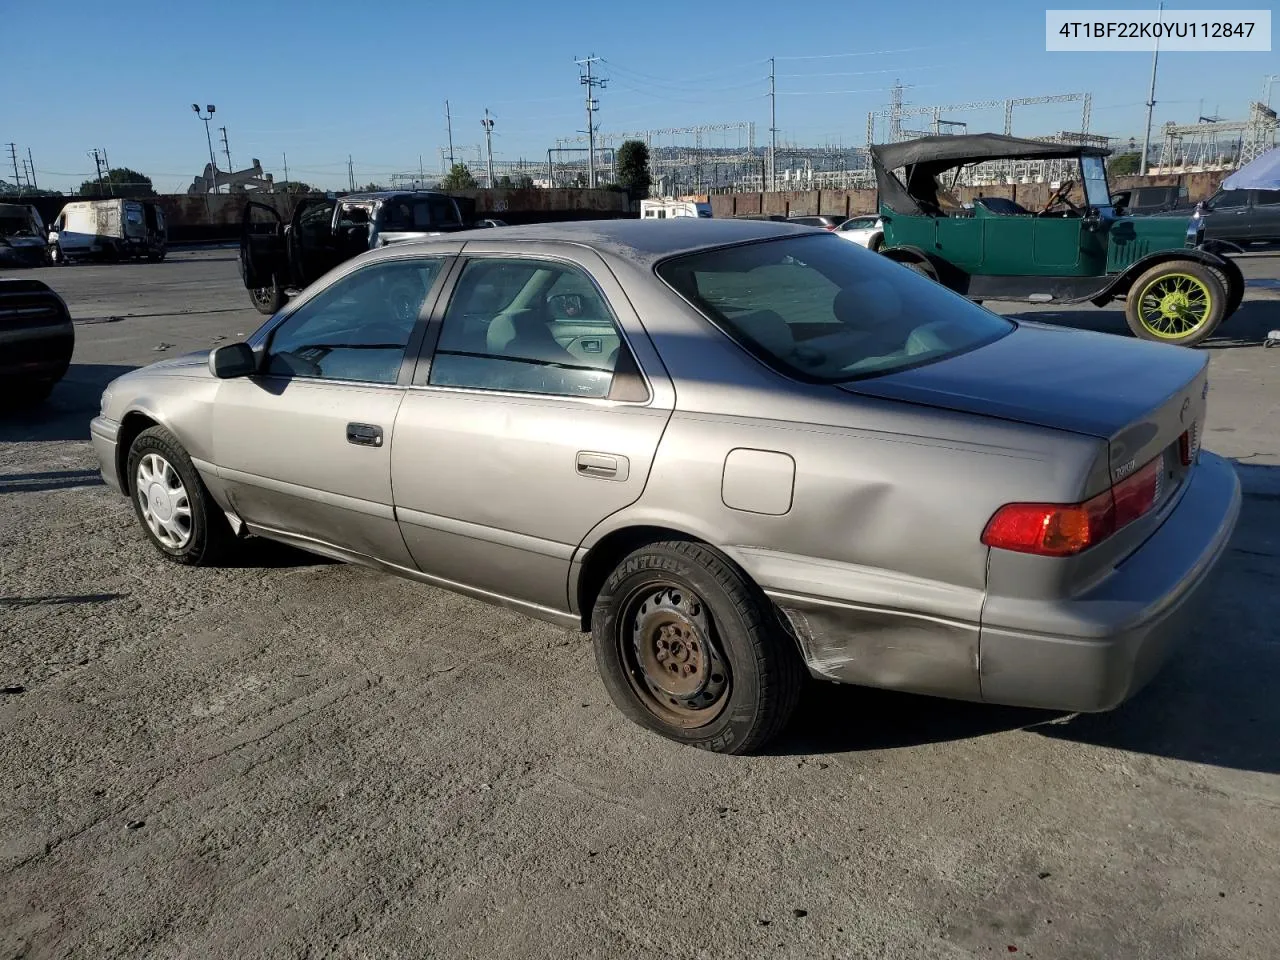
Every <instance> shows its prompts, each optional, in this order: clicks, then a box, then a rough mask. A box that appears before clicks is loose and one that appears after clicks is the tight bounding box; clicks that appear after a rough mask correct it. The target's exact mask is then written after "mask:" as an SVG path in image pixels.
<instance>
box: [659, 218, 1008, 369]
mask: <svg viewBox="0 0 1280 960" xmlns="http://www.w3.org/2000/svg"><path fill="white" fill-rule="evenodd" d="M657 272H658V276H659V277H661V278H662V279H663V280H665V281H666V282H667V283H668V284H670V285H671V287H672V288H673V289H674V290H675V291H676V292H677V293H679V294H680V295H681V296H683V297H684V298H685V299H686V300H688V301H689V302H690V303H692V304H693V305H694V306H695V307H697V308H698V309H699V310H700V311H701V312H702V313H703V314H705V315H706V317H707V318H708V319H709V320H711V322H712V323H714V324H715V325H716V326H718V327H720V328H721V329H722V330H724V331H725V332H726V333H728V334H729V335H730V336H732V337H733V338H734V339H735V340H737V341H738V342H739V343H741V344H742V345H743V346H745V347H747V349H749V350H751V351H752V352H753V353H754V354H756V355H757V356H758V357H760V358H761V359H762V360H764V361H765V362H766V363H768V364H770V366H772V367H774V368H775V369H777V370H780V371H781V372H783V373H786V374H788V375H790V376H795V377H797V378H799V379H803V380H810V381H817V382H824V383H838V382H841V381H846V380H856V379H859V378H862V377H868V376H876V375H879V374H885V373H891V372H893V371H895V370H903V369H906V368H909V367H916V366H920V365H922V364H925V363H931V362H933V361H936V360H942V359H945V358H946V357H950V356H954V355H956V354H958V353H963V352H965V351H968V350H972V349H974V348H976V347H980V346H982V345H984V344H987V343H990V342H992V341H994V340H998V339H999V338H1000V337H1002V336H1004V335H1005V334H1007V333H1008V332H1010V331H1011V330H1012V329H1013V328H1014V325H1013V324H1012V323H1011V322H1010V321H1008V320H1004V319H1002V318H1001V317H998V316H996V315H995V314H994V313H991V312H990V311H989V310H986V309H985V308H983V307H979V306H977V305H976V304H973V303H970V302H969V301H968V300H966V299H965V298H964V297H962V296H960V295H959V294H957V293H953V292H951V291H950V290H948V289H947V288H946V287H943V286H942V285H941V284H938V283H935V282H934V281H932V280H929V279H927V278H926V277H922V276H920V275H918V274H916V273H914V272H913V271H911V270H910V269H908V268H907V267H904V266H903V265H902V264H899V263H895V262H894V261H892V260H889V259H888V258H887V257H883V256H881V255H879V254H875V253H871V252H869V251H867V250H863V249H861V248H860V247H858V246H857V245H855V244H851V243H847V242H846V241H844V240H841V239H840V238H839V237H835V236H832V235H830V234H818V235H814V236H795V237H780V238H778V239H776V240H767V241H764V242H762V243H751V244H744V245H741V246H736V247H724V248H720V249H717V250H708V251H705V252H702V253H694V254H688V255H685V256H681V257H676V258H673V259H671V260H667V261H665V262H663V263H661V264H659V265H658V270H657Z"/></svg>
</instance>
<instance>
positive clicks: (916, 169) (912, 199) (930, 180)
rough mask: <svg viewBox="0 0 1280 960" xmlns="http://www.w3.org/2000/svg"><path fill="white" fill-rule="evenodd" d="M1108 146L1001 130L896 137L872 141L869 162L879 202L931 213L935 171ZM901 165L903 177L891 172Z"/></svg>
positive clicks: (1098, 153)
mask: <svg viewBox="0 0 1280 960" xmlns="http://www.w3.org/2000/svg"><path fill="white" fill-rule="evenodd" d="M1109 153H1111V151H1110V150H1108V149H1106V148H1105V147H1095V146H1090V145H1087V144H1080V143H1049V142H1046V141H1044V140H1020V139H1019V138H1017V137H1006V136H1005V135H1004V134H1000V133H971V134H964V135H957V136H948V135H945V134H944V135H941V136H934V137H919V138H918V139H915V140H904V141H903V142H901V143H881V144H873V145H872V147H871V165H872V167H874V168H875V172H876V187H877V188H878V189H879V191H880V202H881V203H883V204H884V205H885V206H887V207H888V208H889V209H890V210H896V211H897V212H898V213H905V214H909V215H910V214H922V213H925V214H929V215H936V213H937V210H938V207H937V198H938V180H937V177H938V174H940V173H942V172H944V171H946V170H950V169H952V168H953V167H960V166H964V165H966V164H970V163H982V162H983V161H984V160H1055V159H1059V158H1064V157H1086V156H1087V157H1105V156H1107V155H1108V154H1109ZM899 167H901V168H905V170H906V182H905V183H904V182H903V181H901V180H899V179H898V178H897V177H896V176H894V174H893V171H894V170H896V169H898V168H899Z"/></svg>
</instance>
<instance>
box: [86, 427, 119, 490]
mask: <svg viewBox="0 0 1280 960" xmlns="http://www.w3.org/2000/svg"><path fill="white" fill-rule="evenodd" d="M119 434H120V424H119V423H117V422H116V421H114V420H109V419H107V418H106V417H94V418H93V419H92V420H90V421H89V441H90V443H92V444H93V452H94V454H96V455H97V457H98V466H99V468H100V469H101V470H102V480H103V482H104V483H105V484H106V485H107V486H108V487H110V488H111V489H112V490H114V491H115V492H116V493H123V492H124V491H123V490H121V489H120V474H119V472H118V471H117V469H116V464H117V460H116V448H117V437H118V436H119Z"/></svg>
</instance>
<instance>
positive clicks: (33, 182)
mask: <svg viewBox="0 0 1280 960" xmlns="http://www.w3.org/2000/svg"><path fill="white" fill-rule="evenodd" d="M27 166H28V167H30V169H31V189H32V190H39V189H40V185H39V184H38V183H36V162H35V161H34V160H32V159H31V148H30V147H27Z"/></svg>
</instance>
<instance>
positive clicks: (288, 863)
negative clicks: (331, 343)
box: [0, 250, 1280, 960]
mask: <svg viewBox="0 0 1280 960" xmlns="http://www.w3.org/2000/svg"><path fill="white" fill-rule="evenodd" d="M1242 264H1243V266H1244V268H1245V271H1246V274H1247V275H1248V276H1249V277H1250V278H1251V280H1252V281H1253V285H1252V286H1251V288H1250V293H1249V296H1248V299H1247V300H1246V303H1245V305H1244V306H1243V308H1242V310H1241V312H1240V313H1239V314H1238V315H1237V316H1236V318H1235V319H1234V320H1232V321H1230V322H1229V323H1228V324H1227V325H1226V327H1225V328H1224V334H1226V336H1224V337H1223V338H1220V339H1218V340H1215V341H1213V342H1212V343H1210V344H1209V345H1208V346H1207V347H1206V348H1205V349H1207V350H1209V351H1210V352H1211V353H1212V358H1213V359H1212V364H1213V366H1212V371H1211V374H1210V379H1211V391H1210V417H1211V420H1210V429H1209V431H1208V434H1207V440H1206V445H1207V446H1208V447H1209V448H1210V449H1213V450H1215V451H1217V452H1219V453H1221V454H1224V455H1226V456H1230V457H1232V458H1235V459H1236V460H1237V461H1238V463H1239V464H1241V467H1240V469H1241V472H1242V475H1243V476H1244V479H1245V484H1246V490H1247V497H1246V500H1245V504H1244V512H1243V516H1242V520H1241V524H1240V528H1239V531H1238V534H1237V536H1236V539H1235V541H1234V543H1233V546H1232V549H1231V552H1230V554H1229V556H1228V558H1227V560H1226V567H1227V569H1226V571H1225V575H1224V576H1223V577H1222V578H1221V579H1220V587H1219V588H1218V592H1217V594H1216V597H1215V600H1214V604H1213V607H1212V610H1211V611H1210V615H1209V616H1208V617H1207V618H1206V620H1205V622H1204V625H1203V627H1202V629H1201V630H1200V631H1199V635H1198V637H1197V639H1196V642H1195V643H1194V644H1192V645H1191V646H1190V647H1189V648H1188V649H1187V650H1185V652H1184V653H1183V654H1182V655H1181V656H1180V657H1179V658H1178V659H1177V660H1175V661H1174V662H1173V663H1171V664H1170V666H1169V667H1168V668H1167V669H1166V670H1165V672H1164V673H1163V674H1162V675H1161V676H1160V677H1159V678H1158V679H1157V680H1156V681H1155V682H1154V683H1153V685H1152V686H1151V687H1149V688H1148V689H1147V690H1146V691H1145V692H1144V693H1143V694H1141V695H1140V696H1139V697H1138V698H1137V699H1135V700H1134V701H1132V702H1131V703H1129V704H1127V705H1125V706H1124V707H1122V708H1121V709H1119V710H1117V711H1115V712H1113V713H1110V714H1106V715H1099V716H1078V717H1071V716H1068V717H1063V716H1057V715H1052V714H1045V713H1038V712H1033V711H1025V710H1008V709H1000V708H993V707H984V706H980V705H967V704H957V703H949V702H944V701H937V700H931V699H926V698H921V697H913V696H906V695H897V694H888V693H881V692H876V691H867V690H860V689H856V688H836V687H831V686H828V685H819V684H816V683H815V684H814V687H813V690H812V691H811V692H810V694H809V695H808V697H807V700H806V702H805V705H804V706H803V708H802V711H801V714H800V715H799V716H798V718H797V719H796V721H795V723H794V724H793V726H792V728H791V730H790V731H789V733H788V735H787V736H785V737H784V739H783V741H782V742H781V743H780V744H778V746H777V748H776V749H775V751H774V752H773V753H771V754H770V755H766V756H757V757H747V758H729V757H721V756H715V755H710V754H706V753H702V752H700V751H696V750H692V749H688V748H680V747H677V746H675V745H674V744H671V743H668V742H666V741H664V740H661V739H659V738H657V737H655V736H652V735H649V734H646V733H644V732H643V731H641V730H640V729H639V728H637V727H634V726H632V725H631V724H630V723H629V722H627V721H626V720H624V719H623V718H622V717H621V716H620V715H619V714H618V713H617V712H616V711H615V710H614V708H613V707H612V705H611V704H610V703H609V702H608V700H607V698H606V696H605V694H604V690H603V688H602V686H601V684H600V682H599V681H598V679H597V677H596V673H595V666H594V662H593V659H592V655H591V650H590V646H589V643H588V640H587V638H586V637H585V636H580V635H578V634H576V633H571V632H567V631H562V630H558V629H555V628H553V627H549V626H546V625H544V624H541V623H537V622H534V621H530V620H526V619H524V618H522V617H520V616H518V615H516V614H513V613H509V612H506V611H503V610H499V609H495V608H490V607H487V606H484V605H482V604H480V603H478V602H475V601H472V600H468V599H463V598H459V597H457V596H454V595H451V594H448V593H445V592H442V591H439V590H435V589H431V588H427V587H423V586H420V585H417V584H413V583H409V582H407V581H401V580H396V579H393V578H391V577H389V576H384V575H381V574H378V573H374V572H371V571H367V570H363V569H359V568H356V567H348V566H343V565H339V564H333V563H329V562H325V561H321V560H318V559H315V558H311V557H308V556H305V555H302V554H298V553H294V552H292V551H289V550H286V549H283V548H271V547H270V546H269V545H268V546H264V547H263V548H262V549H261V550H260V551H258V552H257V553H254V554H252V555H251V559H250V560H249V564H250V565H247V566H242V567H239V568H233V569H219V570H188V569H182V568H179V567H177V566H174V565H172V564H168V563H164V562H162V561H161V560H160V559H159V557H158V556H157V555H156V554H155V553H154V552H153V550H152V548H151V547H150V546H149V545H148V544H147V543H146V542H145V541H144V540H143V537H142V534H141V532H140V531H139V530H138V529H136V521H135V519H134V516H133V514H132V511H131V510H130V508H129V505H128V503H127V502H126V501H125V500H123V499H121V498H118V497H116V496H115V495H113V494H110V493H109V492H108V490H107V489H106V488H105V487H104V486H102V484H101V481H100V479H99V478H98V475H97V471H96V461H95V460H94V459H93V456H92V454H91V452H90V448H89V445H88V443H87V431H88V421H89V419H90V418H91V417H92V416H93V415H94V414H96V412H97V402H98V395H99V393H100V391H101V388H102V386H103V385H104V384H105V383H106V381H107V380H109V379H110V378H112V377H114V376H116V375H117V374H119V373H121V372H123V371H124V370H126V369H128V368H130V367H134V366H137V365H140V364H145V363H149V362H152V361H153V360H157V359H162V358H164V357H168V356H172V355H174V354H177V353H181V352H184V351H188V350H195V349H206V348H208V347H209V346H211V345H212V344H214V343H215V342H223V341H222V339H221V338H225V339H226V340H227V341H229V340H233V339H236V338H237V337H239V336H241V335H245V334H248V333H249V332H251V331H252V330H253V329H254V328H255V327H256V326H257V325H258V323H259V321H260V320H261V319H262V318H261V317H259V315H258V314H256V313H255V312H254V311H253V310H252V309H251V308H249V306H248V299H247V295H246V294H245V292H244V290H243V289H242V288H241V286H240V283H239V278H238V275H237V272H236V265H235V261H234V251H231V250H212V251H202V252H193V253H177V254H174V255H173V256H171V258H170V259H169V260H168V261H166V262H164V263H161V264H139V265H121V266H101V267H98V266H77V267H67V268H50V269H43V270H38V271H32V272H30V273H28V274H27V275H29V276H39V277H40V278H42V279H45V280H46V281H47V282H49V283H50V284H52V285H53V286H54V288H55V289H57V290H58V291H59V292H60V293H62V294H63V295H64V296H65V297H66V298H67V300H68V303H69V304H70V306H71V309H72V312H73V315H74V317H75V318H76V320H77V321H78V323H77V327H76V336H77V346H76V355H75V362H74V364H73V366H72V368H71V370H70V372H69V374H68V376H67V378H66V380H65V381H64V382H63V383H62V384H61V385H59V387H58V388H57V390H56V391H55V393H54V395H53V398H52V400H51V401H50V402H49V403H48V404H47V405H45V406H44V407H42V408H40V409H39V410H36V411H31V412H28V413H24V414H20V415H14V414H7V415H5V416H4V417H3V418H0V960H10V958H19V957H22V958H35V957H130V958H133V957H166V958H167V957H191V958H200V960H205V958H214V957H218V958H221V957H272V958H280V957H406V958H408V957H413V958H421V957H450V958H452V957H476V958H497V957H555V958H560V957H572V958H596V957H598V958H609V960H616V958H632V957H636V958H639V957H644V958H717V960H718V958H746V957H753V958H754V957H770V958H774V957H778V958H793V957H794V958H805V960H811V958H826V957H836V958H850V957H877V958H879V957H884V958H895V960H897V958H904V957H911V958H952V957H972V956H979V957H986V956H1011V955H1014V954H1015V952H1016V954H1017V955H1018V956H1026V957H1030V958H1070V960H1084V958H1093V957H1099V958H1103V957H1105V958H1119V957H1124V958H1128V960H1135V958H1153V960H1154V958H1159V960H1170V958H1179V957H1232V958H1260V960H1262V958H1265V960H1274V958H1275V957H1276V956H1280V911H1277V909H1276V903H1277V902H1278V901H1280V776H1278V774H1280V686H1278V681H1280V628H1278V626H1277V624H1280V590H1278V589H1277V588H1278V586H1280V479H1277V478H1278V477H1280V376H1278V374H1280V349H1277V350H1264V349H1262V347H1261V346H1260V345H1259V343H1260V340H1261V339H1262V336H1263V335H1264V334H1265V333H1266V331H1267V330H1269V329H1272V328H1277V327H1280V292H1277V291H1276V290H1275V289H1274V287H1275V286H1276V285H1277V280H1278V278H1280V253H1275V252H1271V253H1268V252H1260V253H1252V254H1249V255H1248V256H1246V257H1244V258H1242ZM1268 281H1269V283H1268ZM1006 312H1012V311H1006ZM1027 315H1028V316H1030V315H1035V317H1036V318H1037V319H1044V318H1056V319H1060V320H1063V321H1064V322H1071V323H1074V324H1077V325H1082V326H1084V325H1087V326H1090V327H1093V328H1095V329H1103V330H1109V331H1112V332H1116V333H1121V332H1123V331H1124V324H1123V319H1122V317H1121V315H1120V313H1119V311H1118V310H1115V309H1108V310H1096V309H1093V308H1088V309H1084V310H1078V311H1071V312H1069V313H1064V312H1062V311H1051V310H1033V311H1028V312H1027Z"/></svg>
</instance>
